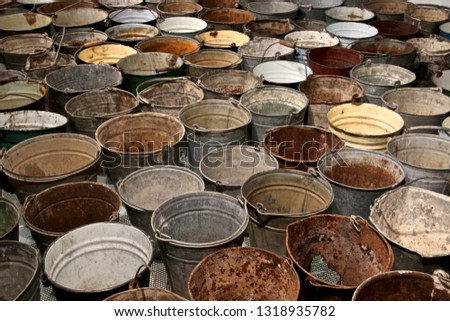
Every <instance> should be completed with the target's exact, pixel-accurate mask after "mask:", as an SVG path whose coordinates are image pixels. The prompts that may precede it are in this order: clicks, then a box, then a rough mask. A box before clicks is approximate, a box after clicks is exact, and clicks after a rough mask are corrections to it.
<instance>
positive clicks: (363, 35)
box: [325, 22, 378, 48]
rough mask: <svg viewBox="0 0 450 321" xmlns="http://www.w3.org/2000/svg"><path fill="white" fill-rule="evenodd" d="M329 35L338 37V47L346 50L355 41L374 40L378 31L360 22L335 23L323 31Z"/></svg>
mask: <svg viewBox="0 0 450 321" xmlns="http://www.w3.org/2000/svg"><path fill="white" fill-rule="evenodd" d="M325 31H326V32H328V33H329V34H331V35H334V36H337V37H339V45H340V46H341V47H344V48H348V47H349V46H350V45H351V44H352V43H354V42H355V41H359V40H363V39H370V38H374V37H376V36H377V35H378V29H377V28H375V27H373V26H370V25H368V24H365V23H362V22H336V23H333V24H331V25H328V26H327V28H326V29H325Z"/></svg>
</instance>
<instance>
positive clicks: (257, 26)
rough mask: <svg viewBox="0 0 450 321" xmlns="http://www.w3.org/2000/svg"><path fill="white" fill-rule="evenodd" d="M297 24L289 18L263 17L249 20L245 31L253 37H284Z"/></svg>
mask: <svg viewBox="0 0 450 321" xmlns="http://www.w3.org/2000/svg"><path fill="white" fill-rule="evenodd" d="M294 29H295V26H294V25H293V24H292V23H291V22H290V21H289V20H288V19H281V20H280V19H262V20H255V21H250V22H247V23H246V24H245V25H244V26H243V31H244V33H245V34H247V35H248V36H249V37H251V38H255V37H273V38H280V39H283V38H284V36H285V35H286V34H288V33H289V32H291V31H293V30H294Z"/></svg>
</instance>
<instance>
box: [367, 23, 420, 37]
mask: <svg viewBox="0 0 450 321" xmlns="http://www.w3.org/2000/svg"><path fill="white" fill-rule="evenodd" d="M370 25H371V26H373V27H375V28H377V29H378V32H379V34H380V36H382V37H383V38H391V39H397V40H408V39H411V38H414V37H416V36H417V35H418V34H419V28H418V27H417V26H415V25H413V24H411V23H408V22H405V21H395V20H392V21H391V20H376V21H373V22H371V23H370Z"/></svg>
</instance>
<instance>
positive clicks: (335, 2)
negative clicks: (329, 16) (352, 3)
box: [299, 0, 344, 21]
mask: <svg viewBox="0 0 450 321" xmlns="http://www.w3.org/2000/svg"><path fill="white" fill-rule="evenodd" d="M343 3H344V0H303V1H301V5H300V6H299V9H300V12H301V15H302V17H303V18H306V19H315V20H321V21H325V19H326V17H325V11H326V10H328V9H330V8H334V7H339V6H342V4H343Z"/></svg>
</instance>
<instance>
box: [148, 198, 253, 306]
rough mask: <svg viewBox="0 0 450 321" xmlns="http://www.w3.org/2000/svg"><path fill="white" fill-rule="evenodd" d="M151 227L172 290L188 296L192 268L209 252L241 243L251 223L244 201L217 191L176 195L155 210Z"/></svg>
mask: <svg viewBox="0 0 450 321" xmlns="http://www.w3.org/2000/svg"><path fill="white" fill-rule="evenodd" d="M151 224H152V229H153V231H154V232H155V236H156V238H157V240H158V244H159V247H160V249H161V253H162V257H163V262H164V265H165V267H166V271H167V275H168V278H169V284H170V286H171V288H172V290H173V291H174V292H175V293H177V294H179V295H181V296H184V297H186V298H187V297H188V290H187V282H188V278H189V275H190V273H191V271H192V270H193V269H194V268H195V266H196V265H197V264H198V263H199V262H200V261H201V260H202V259H203V258H204V257H205V256H207V255H208V254H211V253H213V252H216V251H218V250H220V249H223V248H227V247H233V246H241V245H242V242H243V240H244V232H245V230H246V228H247V225H248V213H247V209H246V207H245V204H244V203H243V202H242V201H239V200H237V199H236V198H234V197H231V196H229V195H225V194H222V193H215V192H198V193H190V194H185V195H181V196H177V197H175V198H172V199H170V200H168V201H167V202H164V203H163V204H161V205H160V206H159V207H158V208H157V209H156V210H155V212H154V213H153V216H152V220H151Z"/></svg>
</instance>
